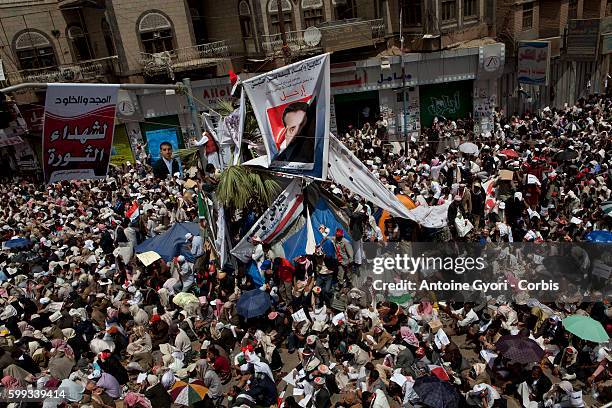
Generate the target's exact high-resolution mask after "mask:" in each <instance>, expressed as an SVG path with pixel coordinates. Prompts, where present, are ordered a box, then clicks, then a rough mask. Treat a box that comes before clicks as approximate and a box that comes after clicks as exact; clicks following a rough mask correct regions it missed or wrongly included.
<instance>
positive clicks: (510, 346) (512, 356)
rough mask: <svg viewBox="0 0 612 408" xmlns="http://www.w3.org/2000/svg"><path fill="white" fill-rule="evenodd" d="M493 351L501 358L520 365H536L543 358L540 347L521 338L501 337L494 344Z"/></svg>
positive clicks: (526, 338) (528, 339)
mask: <svg viewBox="0 0 612 408" xmlns="http://www.w3.org/2000/svg"><path fill="white" fill-rule="evenodd" d="M495 349H496V350H497V351H498V352H499V354H501V355H502V356H503V357H505V358H507V359H508V360H510V361H512V362H515V363H520V364H527V363H537V362H538V361H540V360H541V359H542V357H544V350H542V347H540V345H539V344H538V343H536V342H535V341H533V340H531V339H530V338H529V337H523V336H511V335H510V336H502V337H500V339H499V340H497V343H495Z"/></svg>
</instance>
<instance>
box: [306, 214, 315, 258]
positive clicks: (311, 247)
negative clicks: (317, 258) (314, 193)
mask: <svg viewBox="0 0 612 408" xmlns="http://www.w3.org/2000/svg"><path fill="white" fill-rule="evenodd" d="M316 248H317V241H316V239H315V235H314V230H313V229H312V222H311V221H310V210H309V209H308V207H306V255H313V254H314V253H315V250H316Z"/></svg>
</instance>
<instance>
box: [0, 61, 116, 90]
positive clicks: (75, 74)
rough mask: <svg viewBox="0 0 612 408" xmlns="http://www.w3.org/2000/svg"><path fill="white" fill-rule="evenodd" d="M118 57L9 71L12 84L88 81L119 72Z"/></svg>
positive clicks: (9, 79)
mask: <svg viewBox="0 0 612 408" xmlns="http://www.w3.org/2000/svg"><path fill="white" fill-rule="evenodd" d="M117 61H118V60H117V57H116V56H113V57H107V58H99V59H95V60H88V61H82V62H75V63H72V64H63V65H60V66H57V67H52V68H40V69H24V70H21V71H13V72H7V73H6V78H7V79H8V81H9V82H10V83H11V84H12V85H17V84H21V83H24V82H87V81H91V80H94V79H98V78H103V77H105V76H107V75H109V74H115V73H117V72H118V66H117Z"/></svg>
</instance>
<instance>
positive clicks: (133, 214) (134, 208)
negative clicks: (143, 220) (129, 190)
mask: <svg viewBox="0 0 612 408" xmlns="http://www.w3.org/2000/svg"><path fill="white" fill-rule="evenodd" d="M125 216H126V217H128V218H129V219H130V221H131V222H134V221H136V219H137V218H138V217H140V207H139V206H138V201H134V202H133V203H132V205H130V207H129V208H128V209H127V210H125Z"/></svg>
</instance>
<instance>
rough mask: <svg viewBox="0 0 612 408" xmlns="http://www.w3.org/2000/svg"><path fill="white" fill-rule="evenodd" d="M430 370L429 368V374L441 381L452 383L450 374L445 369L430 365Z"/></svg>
mask: <svg viewBox="0 0 612 408" xmlns="http://www.w3.org/2000/svg"><path fill="white" fill-rule="evenodd" d="M428 368H429V372H430V373H431V374H432V375H435V376H436V377H438V378H439V379H440V380H442V381H450V378H449V376H448V373H447V372H446V370H445V369H444V367H442V366H439V365H428Z"/></svg>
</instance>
